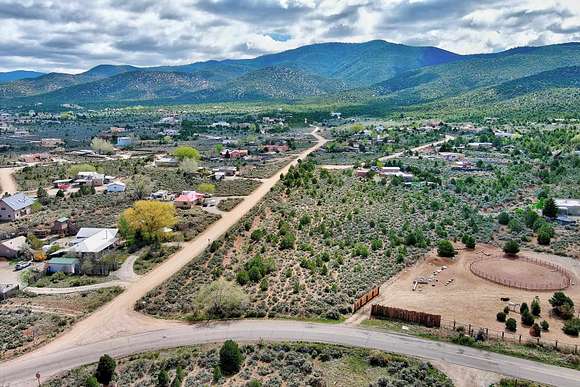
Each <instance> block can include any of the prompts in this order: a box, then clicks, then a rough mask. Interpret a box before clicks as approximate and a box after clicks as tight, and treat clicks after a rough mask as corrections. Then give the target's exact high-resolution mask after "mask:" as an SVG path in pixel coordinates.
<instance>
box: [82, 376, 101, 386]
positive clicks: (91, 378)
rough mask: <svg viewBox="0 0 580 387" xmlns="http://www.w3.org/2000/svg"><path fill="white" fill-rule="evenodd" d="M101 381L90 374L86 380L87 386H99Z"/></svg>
mask: <svg viewBox="0 0 580 387" xmlns="http://www.w3.org/2000/svg"><path fill="white" fill-rule="evenodd" d="M99 386H100V384H99V381H98V380H97V378H95V377H94V376H89V377H88V378H87V380H85V387H99Z"/></svg>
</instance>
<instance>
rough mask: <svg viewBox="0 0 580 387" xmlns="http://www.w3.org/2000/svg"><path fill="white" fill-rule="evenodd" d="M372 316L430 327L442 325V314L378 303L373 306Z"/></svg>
mask: <svg viewBox="0 0 580 387" xmlns="http://www.w3.org/2000/svg"><path fill="white" fill-rule="evenodd" d="M371 317H374V318H378V319H381V318H385V319H393V320H400V321H405V322H408V323H413V324H421V325H424V326H426V327H428V328H439V327H440V326H441V316H440V315H438V314H429V313H423V312H415V311H413V310H406V309H399V308H393V307H390V306H383V305H376V304H375V305H373V306H372V308H371Z"/></svg>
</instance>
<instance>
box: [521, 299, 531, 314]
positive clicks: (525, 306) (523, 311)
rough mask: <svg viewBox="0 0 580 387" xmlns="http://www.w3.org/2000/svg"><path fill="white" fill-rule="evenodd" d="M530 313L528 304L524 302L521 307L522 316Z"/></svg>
mask: <svg viewBox="0 0 580 387" xmlns="http://www.w3.org/2000/svg"><path fill="white" fill-rule="evenodd" d="M529 311H530V308H529V307H528V304H527V303H526V302H522V304H521V305H520V314H524V313H526V312H529Z"/></svg>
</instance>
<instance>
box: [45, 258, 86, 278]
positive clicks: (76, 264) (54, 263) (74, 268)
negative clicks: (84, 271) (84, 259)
mask: <svg viewBox="0 0 580 387" xmlns="http://www.w3.org/2000/svg"><path fill="white" fill-rule="evenodd" d="M46 263H47V268H46V271H47V272H48V273H68V274H79V273H80V268H81V264H80V261H79V260H78V259H77V258H68V257H57V258H52V259H49V260H48V261H47V262H46Z"/></svg>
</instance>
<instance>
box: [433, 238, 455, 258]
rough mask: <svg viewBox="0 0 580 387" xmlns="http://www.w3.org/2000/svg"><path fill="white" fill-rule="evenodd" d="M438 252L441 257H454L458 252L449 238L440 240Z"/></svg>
mask: <svg viewBox="0 0 580 387" xmlns="http://www.w3.org/2000/svg"><path fill="white" fill-rule="evenodd" d="M437 254H438V255H439V256H440V257H449V258H451V257H454V256H455V254H457V252H456V251H455V249H454V248H453V245H452V244H451V242H449V241H448V240H447V239H443V240H441V241H439V243H438V244H437Z"/></svg>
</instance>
